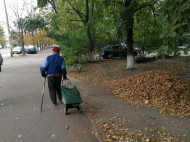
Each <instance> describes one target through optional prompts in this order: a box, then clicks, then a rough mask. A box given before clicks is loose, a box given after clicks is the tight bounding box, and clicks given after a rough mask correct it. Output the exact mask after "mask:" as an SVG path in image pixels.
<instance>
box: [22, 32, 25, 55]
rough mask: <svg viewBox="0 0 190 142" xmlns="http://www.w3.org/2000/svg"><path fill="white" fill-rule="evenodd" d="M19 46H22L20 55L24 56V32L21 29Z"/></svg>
mask: <svg viewBox="0 0 190 142" xmlns="http://www.w3.org/2000/svg"><path fill="white" fill-rule="evenodd" d="M21 46H22V55H23V56H24V55H25V49H24V31H23V29H21Z"/></svg>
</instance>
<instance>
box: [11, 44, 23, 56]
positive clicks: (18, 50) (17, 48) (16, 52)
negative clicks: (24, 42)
mask: <svg viewBox="0 0 190 142" xmlns="http://www.w3.org/2000/svg"><path fill="white" fill-rule="evenodd" d="M21 53H22V48H21V47H19V46H17V47H14V48H13V54H21Z"/></svg>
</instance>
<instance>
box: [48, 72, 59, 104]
mask: <svg viewBox="0 0 190 142" xmlns="http://www.w3.org/2000/svg"><path fill="white" fill-rule="evenodd" d="M48 88H49V94H50V98H51V101H52V103H53V104H57V97H58V99H59V101H61V100H62V99H61V78H58V77H55V76H49V77H48ZM56 96H57V97H56Z"/></svg>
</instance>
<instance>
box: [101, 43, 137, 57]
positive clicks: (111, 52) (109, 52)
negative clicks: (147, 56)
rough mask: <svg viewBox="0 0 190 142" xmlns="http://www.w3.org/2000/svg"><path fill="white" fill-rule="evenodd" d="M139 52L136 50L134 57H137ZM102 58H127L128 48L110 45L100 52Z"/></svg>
mask: <svg viewBox="0 0 190 142" xmlns="http://www.w3.org/2000/svg"><path fill="white" fill-rule="evenodd" d="M137 54H138V51H137V50H136V49H134V56H137ZM100 57H103V58H105V59H108V58H112V57H120V58H126V57H127V47H125V46H122V45H108V46H105V47H103V48H102V50H101V52H100Z"/></svg>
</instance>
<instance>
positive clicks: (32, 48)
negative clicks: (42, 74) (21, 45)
mask: <svg viewBox="0 0 190 142" xmlns="http://www.w3.org/2000/svg"><path fill="white" fill-rule="evenodd" d="M25 52H26V53H27V54H37V50H36V47H35V46H27V47H25Z"/></svg>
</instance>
